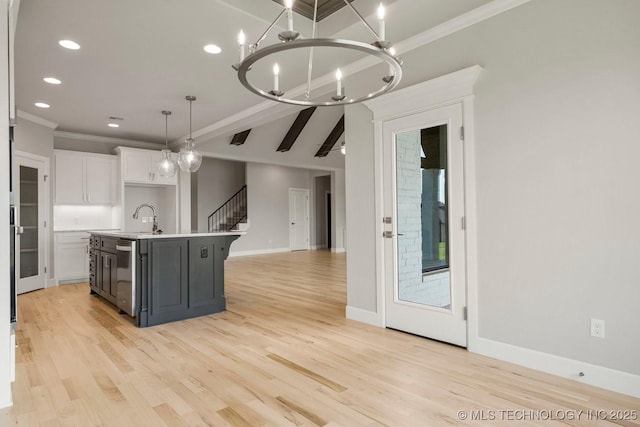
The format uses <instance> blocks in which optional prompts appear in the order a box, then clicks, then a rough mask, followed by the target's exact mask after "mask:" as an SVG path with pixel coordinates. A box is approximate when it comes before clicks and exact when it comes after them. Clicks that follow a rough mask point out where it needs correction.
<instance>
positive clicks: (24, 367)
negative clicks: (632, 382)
mask: <svg viewBox="0 0 640 427" xmlns="http://www.w3.org/2000/svg"><path fill="white" fill-rule="evenodd" d="M345 270H346V269H345V256H344V254H332V253H329V252H326V251H309V252H293V253H285V254H275V255H264V256H253V257H243V258H231V259H229V260H227V262H226V295H227V308H228V311H227V312H224V313H219V314H215V315H211V316H206V317H201V318H197V319H191V320H186V321H181V322H175V323H171V324H167V325H161V326H155V327H151V328H144V329H139V328H136V327H134V326H133V325H132V323H131V321H129V320H127V318H126V316H123V315H119V314H118V313H117V311H116V310H115V309H114V307H113V306H111V305H109V304H108V303H106V302H104V301H102V300H101V299H99V298H97V297H95V296H90V295H89V288H88V285H87V284H77V285H65V286H59V287H54V288H50V289H46V290H42V291H36V292H32V293H29V294H25V295H21V296H20V297H19V309H20V312H19V315H20V327H19V330H18V344H19V347H18V350H17V380H16V382H15V384H14V385H13V396H14V407H13V408H11V409H6V410H2V411H0V426H3V427H4V426H9V425H20V426H39V425H43V426H45V425H46V426H118V427H123V426H164V425H167V426H206V425H211V426H217V425H220V426H222V425H233V426H262V425H273V426H293V425H304V426H312V425H330V426H338V425H341V426H379V425H387V426H408V427H413V426H439V425H447V426H451V425H472V426H479V425H504V426H510V425H544V426H554V425H613V424H611V423H609V422H607V421H603V420H597V418H598V416H601V415H604V414H607V415H610V413H609V411H610V410H629V411H633V410H636V411H638V410H640V399H634V398H631V397H628V396H624V395H620V394H616V393H612V392H608V391H604V390H601V389H597V388H594V387H590V386H586V385H583V384H580V383H577V382H573V381H570V380H565V379H561V378H557V377H553V376H550V375H546V374H543V373H540V372H536V371H532V370H529V369H525V368H522V367H519V366H514V365H510V364H508V363H503V362H499V361H496V360H493V359H489V358H486V357H482V356H478V355H474V354H470V353H468V352H467V351H466V350H464V349H461V348H457V347H453V346H449V345H446V344H442V343H439V342H434V341H430V340H428V339H424V338H419V337H415V336H412V335H409V334H404V333H401V332H398V331H393V330H386V329H382V328H375V327H371V326H368V325H364V324H361V323H358V322H354V321H350V320H347V319H345V315H344V311H345V304H346V285H345V281H346V279H345V275H346V272H345ZM459 411H463V412H462V414H463V415H466V416H467V419H466V420H462V419H461V417H460V416H459ZM471 411H476V412H471ZM504 411H511V412H504ZM548 411H550V412H548ZM580 411H583V412H580ZM590 411H591V412H590ZM595 411H607V412H606V413H603V412H595ZM621 414H623V413H621ZM614 415H615V413H614ZM639 416H640V414H636V417H635V418H637V417H639ZM471 417H474V418H484V419H485V420H484V421H483V420H478V419H476V420H471ZM536 417H539V418H546V417H555V418H561V417H564V418H566V419H565V420H564V421H562V422H561V421H559V420H542V419H539V420H535V419H532V418H536ZM491 418H495V419H494V420H491ZM523 418H524V421H521V422H518V421H516V420H517V419H523ZM589 418H591V420H589ZM631 418H633V416H631ZM615 424H619V425H626V426H639V425H640V421H637V420H636V421H616V422H615Z"/></svg>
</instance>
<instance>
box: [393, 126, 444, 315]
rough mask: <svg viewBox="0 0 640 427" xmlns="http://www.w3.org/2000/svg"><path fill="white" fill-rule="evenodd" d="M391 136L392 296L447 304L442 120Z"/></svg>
mask: <svg viewBox="0 0 640 427" xmlns="http://www.w3.org/2000/svg"><path fill="white" fill-rule="evenodd" d="M395 139H396V183H397V190H396V199H397V200H396V206H397V218H398V227H397V229H398V244H397V257H398V260H399V263H398V298H399V299H400V300H402V301H407V302H413V303H417V304H427V305H431V306H435V307H441V308H449V307H450V306H451V289H450V284H451V282H450V275H449V251H448V241H449V219H448V213H449V211H448V206H447V172H448V171H447V125H446V124H442V125H438V126H433V127H429V128H423V129H417V130H411V131H408V132H401V133H398V134H396V136H395Z"/></svg>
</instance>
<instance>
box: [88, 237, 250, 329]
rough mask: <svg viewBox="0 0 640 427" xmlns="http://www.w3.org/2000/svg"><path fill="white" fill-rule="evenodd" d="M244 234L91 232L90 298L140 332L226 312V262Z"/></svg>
mask: <svg viewBox="0 0 640 427" xmlns="http://www.w3.org/2000/svg"><path fill="white" fill-rule="evenodd" d="M243 234H245V233H244V232H227V233H220V232H219V233H187V234H151V233H135V232H134V233H131V232H92V233H91V238H90V243H91V244H90V248H91V249H90V265H89V269H90V272H89V285H90V288H91V293H92V294H96V295H99V296H101V297H103V298H104V299H106V300H107V301H109V302H111V303H113V304H114V305H116V306H117V307H118V308H119V309H120V310H121V311H122V312H124V313H127V314H129V315H130V316H132V317H134V318H135V324H136V326H139V327H146V326H153V325H159V324H162V323H167V322H173V321H176V320H183V319H188V318H192V317H197V316H204V315H208V314H213V313H218V312H221V311H224V310H225V309H226V301H225V297H224V260H225V259H227V256H228V255H229V247H230V245H231V243H232V242H233V241H234V240H236V239H237V238H238V237H240V236H241V235H243Z"/></svg>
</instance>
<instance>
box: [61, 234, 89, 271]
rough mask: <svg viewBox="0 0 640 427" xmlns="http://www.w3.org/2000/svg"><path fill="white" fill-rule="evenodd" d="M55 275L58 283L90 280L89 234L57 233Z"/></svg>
mask: <svg viewBox="0 0 640 427" xmlns="http://www.w3.org/2000/svg"><path fill="white" fill-rule="evenodd" d="M55 242H56V243H55V252H54V258H55V268H56V271H55V274H56V279H57V280H58V283H72V282H81V281H87V280H89V233H86V232H58V233H55Z"/></svg>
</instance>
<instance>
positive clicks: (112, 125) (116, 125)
mask: <svg viewBox="0 0 640 427" xmlns="http://www.w3.org/2000/svg"><path fill="white" fill-rule="evenodd" d="M107 126H109V127H110V128H119V127H120V125H119V124H117V123H109V124H108V125H107Z"/></svg>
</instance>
